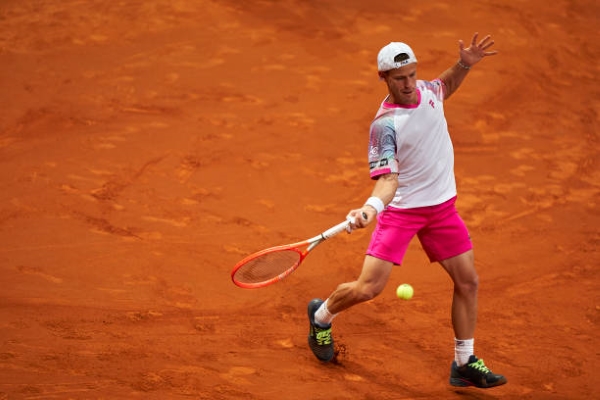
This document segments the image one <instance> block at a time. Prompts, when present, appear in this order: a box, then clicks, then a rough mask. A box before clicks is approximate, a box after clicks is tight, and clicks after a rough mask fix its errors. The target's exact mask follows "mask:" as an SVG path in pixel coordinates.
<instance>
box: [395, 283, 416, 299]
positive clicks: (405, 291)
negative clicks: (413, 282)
mask: <svg viewBox="0 0 600 400" xmlns="http://www.w3.org/2000/svg"><path fill="white" fill-rule="evenodd" d="M414 293H415V291H414V289H413V287H412V286H410V285H409V284H408V283H403V284H402V285H400V286H398V288H397V289H396V296H398V298H399V299H403V300H410V299H411V298H412V297H413V294H414Z"/></svg>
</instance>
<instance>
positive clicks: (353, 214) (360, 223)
mask: <svg viewBox="0 0 600 400" xmlns="http://www.w3.org/2000/svg"><path fill="white" fill-rule="evenodd" d="M346 220H347V221H348V222H349V223H348V227H347V228H346V231H347V232H348V233H352V231H353V230H355V229H360V228H364V227H366V226H367V225H368V224H369V215H368V214H367V213H366V212H365V211H363V210H362V209H357V210H352V211H350V212H349V213H348V215H347V216H346Z"/></svg>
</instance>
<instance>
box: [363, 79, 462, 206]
mask: <svg viewBox="0 0 600 400" xmlns="http://www.w3.org/2000/svg"><path fill="white" fill-rule="evenodd" d="M416 86H417V94H418V99H419V100H418V103H417V104H415V105H410V106H401V105H397V104H390V103H386V102H385V100H384V101H383V102H382V103H381V106H380V107H379V110H378V111H377V114H376V116H375V119H374V120H373V122H372V123H371V130H370V139H369V170H370V175H371V178H373V179H377V178H378V177H379V176H381V175H383V174H388V173H397V174H398V183H399V185H398V189H397V190H396V195H395V197H394V199H393V200H392V202H391V203H390V204H389V205H388V206H389V207H396V208H405V209H406V208H416V207H427V206H434V205H438V204H441V203H443V202H445V201H447V200H449V199H451V198H452V197H454V196H456V181H455V178H454V149H453V147H452V141H451V139H450V134H449V132H448V125H447V123H446V117H445V116H444V103H443V101H444V91H445V86H444V83H443V82H442V81H441V80H439V79H436V80H434V81H431V82H429V81H421V80H418V81H417V85H416ZM386 100H387V98H386Z"/></svg>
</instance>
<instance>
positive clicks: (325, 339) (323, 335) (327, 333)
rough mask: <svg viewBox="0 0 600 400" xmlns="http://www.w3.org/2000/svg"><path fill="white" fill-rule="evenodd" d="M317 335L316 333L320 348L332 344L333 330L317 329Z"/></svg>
mask: <svg viewBox="0 0 600 400" xmlns="http://www.w3.org/2000/svg"><path fill="white" fill-rule="evenodd" d="M315 331H316V332H315V333H316V335H315V336H316V339H317V344H318V345H319V346H323V345H326V344H331V328H329V329H323V330H321V329H319V328H316V329H315Z"/></svg>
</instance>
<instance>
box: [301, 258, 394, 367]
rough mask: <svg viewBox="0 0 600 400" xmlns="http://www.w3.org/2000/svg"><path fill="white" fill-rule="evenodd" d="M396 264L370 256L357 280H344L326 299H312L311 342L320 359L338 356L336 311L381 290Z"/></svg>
mask: <svg viewBox="0 0 600 400" xmlns="http://www.w3.org/2000/svg"><path fill="white" fill-rule="evenodd" d="M392 268H393V263H392V262H389V261H383V260H380V259H377V258H375V257H372V256H366V257H365V261H364V264H363V268H362V272H361V274H360V276H359V277H358V279H357V280H356V281H353V282H347V283H342V284H341V285H339V286H338V287H337V288H336V290H335V291H334V292H333V293H332V294H331V295H330V296H329V297H328V298H327V300H326V301H323V300H321V299H313V300H311V302H310V303H309V304H308V319H309V323H310V327H309V334H308V345H309V347H310V349H311V350H312V352H313V353H314V354H315V356H316V357H317V358H318V359H319V360H321V361H325V362H327V361H331V360H332V359H333V357H334V348H333V338H332V336H331V321H332V320H333V318H334V317H335V315H336V314H337V313H339V312H341V311H343V310H345V309H348V308H350V307H352V306H353V305H356V304H358V303H362V302H365V301H368V300H371V299H372V298H374V297H376V296H377V295H378V294H379V293H381V291H382V290H383V288H384V287H385V284H386V283H387V281H388V279H389V276H390V273H391V272H392Z"/></svg>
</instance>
